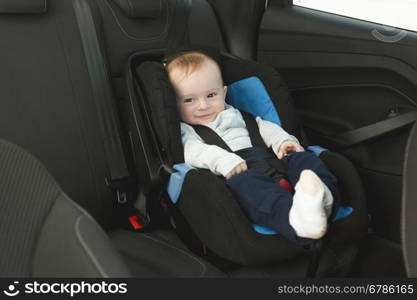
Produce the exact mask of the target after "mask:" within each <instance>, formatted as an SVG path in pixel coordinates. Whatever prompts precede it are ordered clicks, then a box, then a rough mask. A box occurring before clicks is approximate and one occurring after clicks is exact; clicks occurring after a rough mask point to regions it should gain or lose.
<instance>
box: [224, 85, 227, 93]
mask: <svg viewBox="0 0 417 300" xmlns="http://www.w3.org/2000/svg"><path fill="white" fill-rule="evenodd" d="M223 90H224V94H225V95H226V93H227V85H225V86H223Z"/></svg>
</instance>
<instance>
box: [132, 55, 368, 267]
mask: <svg viewBox="0 0 417 300" xmlns="http://www.w3.org/2000/svg"><path fill="white" fill-rule="evenodd" d="M222 69H223V74H224V80H225V83H226V84H230V83H232V82H234V81H235V80H240V79H242V78H246V77H250V76H257V77H259V78H260V79H261V80H262V81H265V86H266V89H267V90H268V91H269V92H270V95H271V97H272V98H273V99H274V102H275V103H274V104H275V106H276V107H277V108H278V111H279V114H280V116H282V117H283V118H282V122H283V124H284V128H285V129H286V130H287V131H289V132H290V133H293V134H294V133H296V132H299V125H298V123H297V120H296V119H295V117H294V116H295V113H294V108H293V107H292V104H291V102H290V98H289V93H288V89H287V88H286V86H285V84H284V82H283V81H282V80H281V78H280V77H279V75H278V74H277V73H276V72H275V71H274V70H273V69H272V68H270V67H267V66H263V65H260V64H258V63H255V62H252V61H244V60H239V59H230V58H229V59H224V60H223V65H222ZM134 73H135V74H136V77H135V79H136V84H137V86H136V90H137V91H138V95H139V97H138V99H133V101H137V102H139V103H144V104H143V105H142V108H141V109H142V110H144V111H145V112H143V111H142V115H144V116H146V117H148V118H149V119H150V127H149V128H148V130H150V131H153V134H154V135H155V137H156V138H155V140H154V141H152V140H151V141H149V140H148V141H146V140H142V141H141V142H140V143H151V144H152V142H154V144H153V147H155V148H159V149H161V153H159V157H156V158H155V159H156V160H157V161H159V163H160V164H166V165H168V166H171V167H172V163H176V162H178V160H180V158H181V157H182V153H180V152H179V151H178V148H179V149H182V145H180V144H179V142H178V140H179V137H180V128H179V120H178V116H176V117H175V118H176V122H177V124H176V126H174V125H173V123H175V121H168V120H171V119H172V120H173V118H174V117H173V116H172V115H176V114H177V113H176V108H175V107H174V108H173V109H171V110H169V109H170V107H171V106H172V104H171V105H170V104H169V103H171V102H172V103H175V95H174V93H173V92H172V91H171V89H172V87H171V86H170V84H169V79H168V77H167V75H166V72H165V71H164V67H163V66H162V64H161V63H157V62H144V63H141V64H140V65H139V66H138V67H136V70H135V71H134ZM248 73H250V74H248ZM132 93H134V91H132ZM281 107H282V108H283V109H282V110H281ZM167 115H170V118H168V117H167ZM162 116H163V117H162ZM284 116H285V117H284ZM146 117H145V118H146ZM133 130H134V128H133ZM138 138H139V139H140V138H141V137H138ZM176 139H177V140H176ZM155 142H156V143H155ZM140 143H139V142H137V143H136V145H135V146H136V147H140ZM173 145H174V147H173ZM173 148H177V149H175V150H172V149H173ZM139 151H142V150H139ZM170 151H171V152H170ZM173 156H174V157H175V159H172V157H173ZM330 157H333V158H334V161H333V162H332V163H333V164H334V165H336V166H337V165H338V164H339V165H340V166H343V169H344V170H343V172H345V176H347V177H344V179H346V178H347V179H348V180H347V182H346V183H342V184H345V185H346V184H347V188H346V189H344V191H345V190H349V189H353V192H351V193H348V192H347V193H346V195H345V197H344V201H345V204H347V205H349V206H353V208H354V211H355V213H356V215H353V216H349V217H347V218H346V219H348V220H349V221H346V220H343V221H344V222H345V225H344V226H346V231H344V229H343V228H344V226H341V230H340V231H341V232H340V233H339V232H336V233H334V232H331V233H330V234H329V235H328V239H330V240H333V242H336V241H340V242H345V243H352V242H354V241H357V240H360V238H361V237H363V235H364V234H365V233H366V230H367V229H366V209H364V202H365V199H364V197H363V189H362V186H361V183H360V181H359V179H358V175H357V174H356V172H355V170H354V168H353V167H352V166H351V165H349V163H348V162H347V161H345V160H343V159H342V160H341V162H339V160H338V158H337V154H331V156H330ZM142 159H143V158H142ZM148 159H149V158H148ZM182 159H183V158H182ZM325 162H326V160H325ZM332 170H338V168H337V167H333V168H332ZM346 172H347V173H346ZM336 174H337V173H336ZM350 176H351V177H353V179H350V178H349V177H350ZM203 190H204V191H206V192H202V191H203ZM351 196H353V198H350V197H351ZM177 206H178V208H179V210H180V211H181V213H182V214H183V215H184V217H185V218H186V220H187V222H188V223H189V225H190V226H191V228H192V230H193V231H194V233H195V234H196V235H197V236H198V237H199V238H200V239H201V241H202V242H203V243H204V244H205V245H207V246H208V247H209V248H210V249H211V250H212V251H213V252H215V253H216V254H218V255H220V256H221V257H223V258H226V259H229V260H231V261H234V262H237V263H239V264H243V265H257V264H265V263H277V262H280V261H283V260H285V259H291V258H293V257H295V256H297V255H300V254H302V253H303V252H304V254H305V250H304V249H303V248H301V247H298V246H296V245H294V244H292V243H291V242H289V241H288V240H286V239H285V238H283V237H282V236H276V235H274V236H270V235H261V234H258V233H257V232H255V231H254V230H253V229H252V226H251V224H250V222H249V221H248V219H247V217H246V216H245V215H244V214H243V212H242V211H241V209H240V207H239V206H238V204H237V203H236V201H235V199H234V198H233V197H232V195H231V193H230V191H229V190H228V189H227V188H226V187H225V185H224V183H223V182H222V181H221V180H219V179H218V178H217V177H216V176H215V175H213V174H211V173H210V172H208V171H205V170H191V171H190V172H189V173H188V174H187V176H186V177H185V181H184V183H183V186H182V191H181V194H180V198H179V200H178V203H177ZM346 222H347V224H346ZM339 227H340V226H338V227H337V228H339ZM339 234H340V235H341V236H342V237H341V238H339V237H338V235H339Z"/></svg>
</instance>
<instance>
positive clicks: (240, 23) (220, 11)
mask: <svg viewBox="0 0 417 300" xmlns="http://www.w3.org/2000/svg"><path fill="white" fill-rule="evenodd" d="M208 2H209V3H210V4H211V6H212V7H213V10H214V12H215V14H216V17H217V20H218V22H219V24H220V28H221V31H222V33H223V35H224V37H225V43H226V45H227V49H228V52H230V53H231V54H233V55H235V56H237V57H240V58H243V59H248V60H256V54H257V47H258V35H259V26H260V22H261V19H262V16H263V13H264V11H265V6H266V5H267V2H268V1H267V0H246V1H245V2H244V3H242V1H241V0H228V1H222V0H208ZM236 7H239V9H236Z"/></svg>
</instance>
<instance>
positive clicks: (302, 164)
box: [282, 152, 340, 219]
mask: <svg viewBox="0 0 417 300" xmlns="http://www.w3.org/2000/svg"><path fill="white" fill-rule="evenodd" d="M282 162H283V164H284V165H285V167H286V168H287V172H288V179H289V181H290V183H291V184H292V185H293V186H295V185H296V184H297V183H298V181H299V179H300V175H301V172H302V171H303V170H311V171H313V172H314V173H315V174H316V175H317V176H318V177H319V178H320V180H321V182H322V183H324V198H323V205H324V209H325V212H326V215H327V216H328V218H329V219H332V218H333V216H334V214H335V212H336V209H337V208H338V203H339V199H340V196H339V191H338V187H337V179H336V177H335V176H334V175H333V174H332V173H331V172H330V171H329V170H328V169H327V167H326V165H325V164H324V163H323V161H322V160H321V159H320V158H318V157H317V156H316V155H315V154H313V153H311V152H296V153H294V154H292V155H289V156H286V157H285V158H284V159H282ZM335 204H336V205H335Z"/></svg>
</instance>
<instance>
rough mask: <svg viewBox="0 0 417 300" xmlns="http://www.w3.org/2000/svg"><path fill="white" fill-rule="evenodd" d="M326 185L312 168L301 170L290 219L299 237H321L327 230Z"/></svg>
mask: <svg viewBox="0 0 417 300" xmlns="http://www.w3.org/2000/svg"><path fill="white" fill-rule="evenodd" d="M324 194H325V185H324V184H323V182H322V181H321V180H320V178H319V177H318V176H317V175H316V174H315V173H314V172H313V171H311V170H304V171H302V172H301V175H300V180H299V181H298V182H297V184H296V186H295V194H294V197H293V205H292V207H291V209H290V214H289V221H290V225H291V226H292V227H293V228H294V230H295V232H296V233H297V235H298V236H299V237H304V238H310V239H319V238H321V237H322V236H323V235H324V234H325V233H326V231H327V215H326V211H325V209H324Z"/></svg>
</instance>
